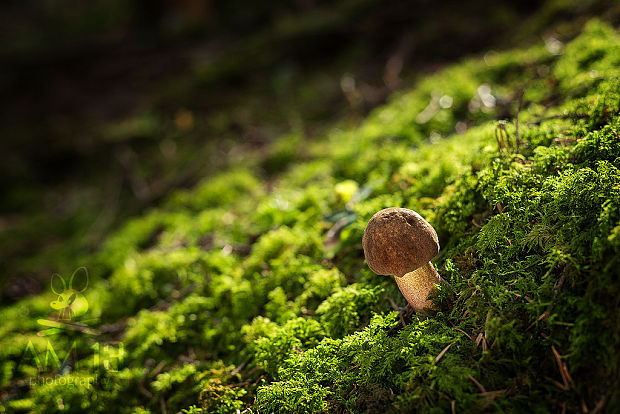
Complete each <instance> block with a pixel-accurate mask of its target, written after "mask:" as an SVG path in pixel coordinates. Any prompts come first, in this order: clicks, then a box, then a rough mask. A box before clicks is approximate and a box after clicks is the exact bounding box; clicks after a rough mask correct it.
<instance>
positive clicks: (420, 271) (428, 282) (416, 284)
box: [394, 262, 445, 312]
mask: <svg viewBox="0 0 620 414" xmlns="http://www.w3.org/2000/svg"><path fill="white" fill-rule="evenodd" d="M394 279H396V284H398V288H399V289H400V291H401V293H402V294H403V296H404V297H405V299H407V302H409V304H410V305H411V307H412V308H413V309H414V310H415V311H416V312H419V311H421V310H422V309H424V308H429V309H432V307H433V303H432V302H431V301H430V300H428V295H429V294H431V293H432V292H435V291H437V288H436V287H435V285H437V284H440V283H445V282H444V280H443V279H442V278H441V276H439V273H437V270H435V266H433V264H432V263H431V262H427V263H426V264H423V265H422V266H420V267H418V268H417V269H416V270H414V271H413V272H409V273H405V274H404V275H403V276H394Z"/></svg>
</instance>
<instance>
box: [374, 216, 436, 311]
mask: <svg viewBox="0 0 620 414" xmlns="http://www.w3.org/2000/svg"><path fill="white" fill-rule="evenodd" d="M362 245H363V247H364V256H366V262H367V263H368V267H370V270H372V271H373V272H375V273H376V274H378V275H393V276H394V278H395V279H396V283H397V284H398V287H399V289H400V291H401V292H402V294H403V296H404V297H405V299H407V302H409V304H410V305H411V307H413V309H414V310H415V311H416V312H419V311H421V310H422V309H425V308H427V309H432V307H433V304H432V302H431V301H430V300H429V299H428V296H429V294H431V293H432V292H435V291H437V288H436V286H435V285H437V284H441V283H446V282H445V281H444V280H443V279H442V278H441V276H439V273H437V270H435V267H434V266H433V264H432V263H430V260H431V259H432V258H433V257H435V255H436V254H437V252H438V251H439V241H438V240H437V233H436V232H435V229H434V228H433V226H431V225H430V224H429V223H428V222H427V221H426V220H424V219H423V218H422V217H421V216H420V215H419V214H418V213H416V212H415V211H413V210H409V209H406V208H398V207H392V208H386V209H384V210H381V211H379V212H377V213H376V214H375V215H374V216H372V218H371V219H370V221H369V222H368V225H367V226H366V230H364V236H363V238H362Z"/></svg>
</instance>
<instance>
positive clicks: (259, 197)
mask: <svg viewBox="0 0 620 414" xmlns="http://www.w3.org/2000/svg"><path fill="white" fill-rule="evenodd" d="M619 45H620V41H619V37H618V35H617V33H616V32H615V31H614V30H613V29H611V28H610V27H608V26H606V25H604V24H602V23H600V22H593V23H590V24H589V25H587V26H586V28H585V31H584V33H583V34H582V35H581V36H579V37H578V38H576V39H575V40H574V41H573V42H571V43H568V44H567V45H566V47H565V49H564V52H563V54H561V55H559V56H556V55H553V54H551V53H549V52H548V51H547V49H546V48H545V47H542V46H538V47H534V48H532V49H529V50H524V51H516V52H506V53H495V54H488V55H486V56H485V58H484V59H471V60H468V61H466V62H463V63H461V64H459V65H455V66H453V67H450V68H448V69H446V70H445V71H443V72H440V73H438V74H436V75H433V76H430V77H427V78H425V79H423V80H421V81H420V83H418V85H417V86H416V87H415V88H413V89H411V90H410V91H408V92H404V93H401V94H399V95H396V96H393V97H392V98H391V99H390V101H389V102H388V103H387V104H385V105H384V106H382V107H380V108H378V109H377V110H375V111H374V112H372V113H371V114H370V115H369V116H368V117H367V119H366V120H365V121H364V122H363V123H362V124H361V125H360V126H359V128H356V129H339V130H333V131H331V132H330V133H329V134H328V135H327V136H326V137H325V138H323V139H321V140H319V141H318V142H315V143H313V144H309V145H308V146H307V147H306V148H304V149H303V154H304V157H306V158H305V159H301V158H299V154H301V153H302V152H301V150H300V149H299V148H298V147H297V141H296V139H293V140H291V139H290V138H291V137H286V136H285V137H283V138H282V140H281V141H280V142H278V143H276V144H274V145H273V146H271V148H270V149H269V150H268V151H267V153H266V154H263V158H260V159H261V160H262V161H260V162H258V163H256V164H255V167H252V165H254V164H252V165H244V166H240V167H238V168H233V169H231V170H228V171H226V172H223V173H221V174H219V175H216V176H215V177H212V178H210V179H208V180H205V182H204V183H202V184H199V185H198V186H196V188H194V189H191V190H184V191H182V192H178V193H175V194H173V195H171V196H170V197H169V198H168V199H167V200H166V201H165V202H163V203H162V205H161V206H160V207H159V208H158V209H156V210H153V211H151V212H149V213H146V214H144V215H143V216H141V217H139V218H137V219H135V220H132V221H131V222H129V223H127V224H126V225H125V226H124V227H123V228H121V229H119V230H118V231H117V232H116V234H115V235H113V236H112V237H111V238H109V239H108V240H107V242H106V243H104V244H103V245H102V246H101V248H100V249H98V250H97V252H96V253H95V258H96V263H97V266H98V267H97V269H101V274H100V275H97V276H95V277H94V278H93V281H92V284H91V287H89V291H88V292H87V298H88V301H89V305H90V310H89V312H90V314H89V316H90V317H91V318H93V319H96V320H95V321H94V322H93V325H94V326H93V328H96V329H98V330H99V331H100V332H99V334H100V335H99V336H93V337H83V336H80V335H79V334H77V333H73V334H68V333H64V334H60V335H58V337H56V338H54V344H55V345H58V346H59V347H61V346H63V347H64V346H68V345H70V344H71V343H72V341H73V340H74V339H75V338H81V339H79V341H78V343H77V350H78V351H79V352H78V355H79V358H78V359H79V360H80V362H84V364H82V365H80V366H79V367H76V368H74V369H73V370H71V369H69V371H70V372H64V373H63V375H60V374H59V372H57V371H56V370H47V371H45V372H42V373H37V372H36V366H33V364H32V362H28V361H23V360H22V354H23V349H24V347H25V346H26V344H27V343H28V340H31V339H32V340H33V346H35V347H36V349H37V350H43V349H45V345H46V342H45V341H44V338H42V337H39V336H37V335H36V331H37V330H38V325H37V322H36V319H38V318H45V317H46V316H48V313H49V312H50V311H49V309H47V308H46V306H47V304H48V303H49V301H50V300H52V299H51V295H50V297H48V296H43V295H42V296H39V297H36V298H33V299H30V300H28V301H23V302H20V303H17V304H14V305H11V306H9V307H5V308H3V309H2V310H0V319H4V320H6V321H7V323H6V324H4V325H1V326H0V333H2V335H1V336H2V339H0V387H2V390H8V391H10V392H7V393H4V394H0V395H10V397H7V398H6V404H8V405H7V406H8V407H12V408H11V409H15V410H17V409H23V410H28V409H30V407H41V410H40V411H42V412H57V411H62V410H64V411H69V412H84V411H92V412H106V411H110V410H115V411H118V412H159V411H160V410H161V407H162V404H164V405H165V406H166V407H167V408H168V411H171V410H176V411H179V410H181V409H184V412H191V413H201V412H231V411H236V410H245V409H249V410H252V411H258V412H300V413H301V412H326V411H349V412H386V411H387V412H389V411H393V412H399V411H415V412H450V411H451V410H456V411H457V412H486V411H499V412H504V411H505V412H522V411H525V410H531V411H535V412H555V411H561V410H562V409H563V407H565V408H566V409H567V410H568V411H571V410H572V411H577V410H581V409H582V407H583V405H584V404H585V405H586V406H587V407H588V409H593V408H594V407H595V406H597V404H605V409H606V410H607V411H608V412H615V411H617V410H618V409H619V407H620V394H619V393H618V391H617V390H618V389H620V383H619V381H618V375H619V372H620V358H619V357H618V354H617V352H616V348H617V346H618V343H619V338H620V328H619V327H620V312H619V309H620V306H619V305H620V303H619V301H620V299H618V298H620V291H619V290H620V283H619V282H618V272H617V269H618V266H619V265H620V262H619V259H618V258H619V257H620V230H619V229H620V184H619V183H620V137H619V136H618V132H619V131H620V94H619V92H618V91H619V88H618V85H620V69H619V67H620V65H619V63H620V60H619V57H618V50H620V48H619V47H618V46H619ZM526 81H527V87H526V93H525V97H524V102H523V107H522V108H521V113H520V125H519V127H520V136H521V138H522V140H523V142H522V147H521V151H520V152H519V153H515V151H511V150H506V149H503V150H500V149H499V148H498V147H497V143H496V140H495V132H496V131H497V130H498V128H505V132H506V133H507V134H508V136H509V139H510V140H511V141H514V139H515V137H516V125H514V123H512V122H505V123H502V124H501V126H500V125H498V123H497V118H499V117H504V116H506V114H514V112H515V111H516V108H517V97H518V92H519V91H520V90H521V89H522V88H523V85H524V82H526ZM297 160H300V161H297ZM253 168H256V171H254V169H253ZM261 171H262V172H265V171H266V172H268V173H269V174H270V180H271V181H270V182H269V185H264V186H263V184H261V181H260V180H259V178H258V177H259V176H260V175H259V174H260V173H261ZM389 206H403V207H409V208H413V209H415V210H416V211H419V212H420V213H421V214H423V215H424V216H425V217H426V218H427V219H428V220H429V222H431V223H432V224H433V226H434V227H435V228H436V229H437V232H438V234H439V239H440V242H441V245H442V250H441V252H440V254H439V255H438V257H437V258H435V259H434V260H433V262H434V263H435V265H436V266H437V267H438V269H439V271H440V273H441V274H442V275H443V276H444V277H445V278H446V279H447V280H448V281H449V282H450V284H451V285H452V287H453V289H454V295H455V301H454V303H453V306H452V307H451V308H449V309H448V308H444V309H443V311H442V312H439V313H438V314H436V315H435V316H433V317H432V318H427V319H425V320H422V319H421V318H419V317H418V316H415V315H413V316H412V315H410V314H408V313H406V312H403V313H402V314H400V315H399V314H398V313H397V312H395V311H394V310H393V305H394V307H395V308H396V309H398V306H404V305H405V300H404V298H403V297H402V295H401V294H400V292H399V291H398V289H397V287H396V286H395V283H394V282H393V280H392V279H391V278H388V277H381V276H376V275H374V274H373V273H372V272H371V271H370V270H369V269H368V268H367V266H366V265H365V263H364V258H363V251H362V248H361V237H362V234H363V230H364V227H365V225H366V223H367V221H368V219H369V218H370V217H371V216H372V214H374V212H376V211H377V210H379V209H381V208H384V207H389ZM79 259H80V258H76V265H78V264H79V265H81V264H82V263H79V261H78V260H79ZM446 294H447V292H446ZM390 302H392V303H390ZM20 315H24V318H21V319H20ZM118 343H122V344H123V346H124V350H125V353H126V355H125V357H124V358H123V359H122V360H121V361H119V364H120V365H119V366H118V367H117V368H118V371H112V370H106V369H100V368H97V367H95V366H94V363H86V361H87V360H90V359H89V358H90V355H88V354H87V352H86V351H87V350H88V349H90V347H91V346H92V345H94V344H104V345H113V344H118ZM106 349H107V351H105V352H108V353H110V354H109V355H108V354H105V352H104V354H103V355H104V356H106V355H107V356H108V357H112V356H114V355H112V354H113V353H114V352H116V351H114V349H112V348H110V347H108V348H106ZM561 364H564V365H561ZM560 367H561V368H560ZM91 371H95V372H96V373H97V379H96V381H95V382H94V383H93V384H92V386H91V385H85V384H81V385H80V384H78V385H74V386H71V387H67V386H65V387H62V386H60V385H59V382H58V381H56V382H52V383H50V384H34V385H33V386H32V387H24V388H19V387H18V386H17V384H20V381H22V382H23V381H24V380H25V379H27V378H29V377H32V375H39V374H40V375H44V376H47V377H49V378H55V379H59V378H63V377H67V378H68V377H72V378H74V379H79V378H84V377H87V376H88V375H89V373H91ZM566 372H568V373H569V375H570V376H569V375H567V374H566ZM73 382H75V381H73ZM78 382H79V381H78ZM601 401H602V402H601ZM4 403H5V402H3V404H4ZM5 411H6V410H5ZM176 411H175V412H176ZM0 412H2V411H0Z"/></svg>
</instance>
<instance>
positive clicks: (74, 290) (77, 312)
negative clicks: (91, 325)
mask: <svg viewBox="0 0 620 414" xmlns="http://www.w3.org/2000/svg"><path fill="white" fill-rule="evenodd" d="M51 285H52V292H54V294H56V295H58V299H56V300H54V301H52V302H51V303H50V306H51V307H52V309H54V310H56V311H58V320H62V321H70V320H71V319H73V318H75V317H78V316H81V315H84V314H85V313H86V311H88V301H87V300H86V298H85V297H84V295H82V292H84V291H85V290H86V288H87V287H88V270H86V268H85V267H79V268H78V269H76V270H75V272H73V274H72V275H71V278H70V279H69V283H68V286H67V282H66V281H65V279H64V278H63V277H62V276H60V275H59V274H58V273H56V274H54V275H52V283H51Z"/></svg>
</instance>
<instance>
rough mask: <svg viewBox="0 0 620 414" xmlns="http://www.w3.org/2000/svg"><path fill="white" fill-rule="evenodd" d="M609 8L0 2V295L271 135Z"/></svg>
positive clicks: (348, 112) (353, 117)
mask: <svg viewBox="0 0 620 414" xmlns="http://www.w3.org/2000/svg"><path fill="white" fill-rule="evenodd" d="M619 9H620V7H619V6H618V5H615V4H614V2H612V1H582V2H573V1H557V0H556V1H533V0H531V1H519V2H504V3H501V2H497V1H486V0H476V1H443V2H438V1H425V0H421V1H385V0H381V1H379V0H348V1H338V2H334V1H315V0H294V1H293V0H282V1H262V2H255V1H248V0H233V1H231V0H229V1H215V0H211V1H209V0H183V1H172V0H169V1H164V0H157V1H155V0H134V1H121V0H91V1H88V2H78V1H70V0H65V1H61V0H54V1H45V2H44V1H40V0H30V1H27V0H26V1H17V0H14V1H5V2H3V4H2V6H0V44H1V45H2V47H1V49H0V68H1V69H0V91H2V93H1V95H0V96H1V99H0V137H1V138H0V188H1V192H0V292H1V295H0V303H2V302H11V301H14V300H16V299H18V298H20V297H23V296H26V295H29V294H33V293H37V292H38V291H40V290H41V285H42V282H41V281H46V280H48V279H49V276H50V274H51V273H53V272H55V271H58V269H59V268H63V266H68V267H71V264H70V263H71V258H72V257H74V255H75V254H78V253H80V254H83V253H88V252H90V251H94V250H95V249H96V248H97V246H98V245H99V243H101V241H102V240H103V239H104V238H105V236H106V235H107V234H109V233H110V231H111V230H113V229H114V228H116V227H117V226H118V225H119V224H120V223H122V222H123V221H125V220H126V219H127V218H128V217H131V216H133V215H136V214H138V213H140V212H142V211H144V210H145V209H148V208H149V207H151V206H154V205H156V204H157V203H158V202H159V201H160V200H161V199H162V198H164V197H165V196H166V195H167V194H169V193H170V192H171V191H173V190H174V189H176V188H181V187H189V186H192V185H193V184H195V183H196V182H197V181H198V180H200V179H202V178H204V177H208V176H209V174H211V173H212V172H213V171H215V170H217V169H220V168H223V167H225V166H226V165H227V164H228V163H229V162H231V160H237V161H238V160H239V159H244V157H251V156H252V154H255V153H257V152H260V151H262V150H263V149H264V148H266V147H267V146H268V145H269V143H270V142H271V141H272V140H274V139H275V138H277V137H279V136H281V135H282V134H285V133H294V134H296V135H295V136H297V137H301V138H302V139H305V140H307V139H312V137H315V136H317V135H320V134H321V133H322V132H323V131H325V129H326V128H327V127H328V126H330V125H334V123H337V122H343V123H347V124H355V123H356V122H357V121H358V120H359V119H361V117H363V116H364V114H366V113H367V112H368V111H369V110H371V109H372V108H373V107H375V106H376V105H378V104H380V103H382V102H384V101H385V99H386V98H387V97H388V96H389V95H390V94H391V93H393V92H395V91H398V90H400V89H403V88H407V87H410V86H411V85H412V84H413V82H415V79H417V78H418V77H419V76H421V75H423V74H427V73H429V72H433V71H435V70H437V69H439V68H441V67H442V66H443V65H445V64H447V63H449V62H454V61H455V60H458V59H461V58H463V57H466V56H471V55H476V54H480V53H482V52H484V51H487V50H490V49H493V48H497V49H500V48H507V47H515V46H516V47H519V46H523V47H525V46H527V45H530V44H533V43H536V42H540V41H541V38H542V39H549V38H560V39H569V38H571V37H572V36H574V35H575V34H576V33H577V32H578V31H579V29H580V27H581V25H582V24H583V23H584V22H585V21H586V20H587V19H588V18H591V17H594V16H598V17H601V18H603V19H605V20H607V21H610V22H612V23H613V24H616V25H617V24H618V20H619V16H620V11H619ZM270 168H271V167H270V166H269V164H265V165H264V166H263V172H264V178H265V180H268V179H269V175H270V173H271V172H272V171H270ZM43 284H44V282H43Z"/></svg>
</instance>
